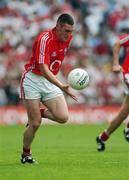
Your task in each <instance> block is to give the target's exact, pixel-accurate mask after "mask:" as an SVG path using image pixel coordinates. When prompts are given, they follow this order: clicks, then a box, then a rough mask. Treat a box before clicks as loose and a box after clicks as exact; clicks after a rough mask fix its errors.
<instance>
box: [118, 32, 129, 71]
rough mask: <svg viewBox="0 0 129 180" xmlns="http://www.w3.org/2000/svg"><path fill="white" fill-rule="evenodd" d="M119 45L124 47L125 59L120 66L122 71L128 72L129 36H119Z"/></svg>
mask: <svg viewBox="0 0 129 180" xmlns="http://www.w3.org/2000/svg"><path fill="white" fill-rule="evenodd" d="M119 41H120V45H121V46H122V47H124V49H125V51H126V57H125V59H124V62H123V64H122V67H123V71H124V72H129V34H126V35H121V36H119Z"/></svg>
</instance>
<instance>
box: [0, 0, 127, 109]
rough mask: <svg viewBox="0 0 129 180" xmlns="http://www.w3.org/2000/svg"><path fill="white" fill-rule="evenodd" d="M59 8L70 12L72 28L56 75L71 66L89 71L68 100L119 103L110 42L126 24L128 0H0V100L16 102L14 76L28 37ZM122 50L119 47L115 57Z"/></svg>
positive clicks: (119, 89) (52, 23)
mask: <svg viewBox="0 0 129 180" xmlns="http://www.w3.org/2000/svg"><path fill="white" fill-rule="evenodd" d="M65 12H67V13H70V14H71V15H73V17H74V18H75V21H76V28H75V32H74V34H73V35H74V40H73V42H72V44H71V47H70V50H69V51H68V54H67V56H66V58H65V61H64V63H63V66H62V69H61V72H60V74H59V78H61V80H62V81H64V82H65V81H67V75H68V73H69V71H70V70H71V69H73V68H76V67H82V68H85V69H86V70H87V71H88V73H89V75H90V84H89V86H88V87H87V88H86V89H85V90H83V91H79V92H77V91H76V92H75V93H76V95H77V96H78V98H79V100H78V101H79V102H78V103H76V102H74V101H73V100H71V99H70V98H68V97H67V101H68V103H69V105H73V104H74V105H77V104H85V105H88V106H96V105H97V106H98V105H100V106H101V105H111V104H121V101H122V98H123V96H124V91H123V85H122V81H121V77H120V75H118V74H113V73H112V69H111V66H112V46H113V43H114V41H115V40H116V37H117V34H119V33H120V32H121V30H122V29H124V28H125V29H126V28H128V27H129V3H128V0H69V1H67V0H26V1H22V0H19V1H18V0H0V106H3V105H18V104H20V103H21V102H20V100H19V95H18V93H19V82H20V77H21V73H22V70H23V67H24V64H25V63H26V62H27V61H28V59H29V57H30V54H31V48H32V45H33V41H34V39H35V37H36V36H37V34H38V33H39V32H40V31H43V30H45V29H48V28H51V27H54V26H55V22H56V20H57V18H58V16H59V14H61V13H65ZM124 55H125V53H124V51H121V53H120V62H122V60H123V57H124Z"/></svg>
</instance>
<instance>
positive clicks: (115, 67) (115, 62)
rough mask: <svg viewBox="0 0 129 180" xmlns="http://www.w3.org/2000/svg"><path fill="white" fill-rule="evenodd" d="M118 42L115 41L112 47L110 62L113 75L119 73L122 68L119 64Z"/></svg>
mask: <svg viewBox="0 0 129 180" xmlns="http://www.w3.org/2000/svg"><path fill="white" fill-rule="evenodd" d="M120 48H121V45H120V41H119V40H118V41H116V43H115V44H114V46H113V61H112V70H113V72H115V73H118V72H120V71H121V69H122V67H121V66H120V64H119V52H120Z"/></svg>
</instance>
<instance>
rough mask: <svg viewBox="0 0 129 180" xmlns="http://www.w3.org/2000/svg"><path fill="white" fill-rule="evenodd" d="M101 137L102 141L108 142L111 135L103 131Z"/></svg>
mask: <svg viewBox="0 0 129 180" xmlns="http://www.w3.org/2000/svg"><path fill="white" fill-rule="evenodd" d="M99 137H100V139H101V140H102V141H106V140H107V139H108V138H109V135H108V134H107V133H106V132H105V131H103V132H102V133H101V135H100V136H99Z"/></svg>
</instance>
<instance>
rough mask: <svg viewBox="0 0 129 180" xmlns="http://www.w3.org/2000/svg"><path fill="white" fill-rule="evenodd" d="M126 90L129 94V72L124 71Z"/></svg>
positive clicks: (128, 94)
mask: <svg viewBox="0 0 129 180" xmlns="http://www.w3.org/2000/svg"><path fill="white" fill-rule="evenodd" d="M123 79H124V80H123V84H124V92H125V94H126V95H127V96H129V73H123Z"/></svg>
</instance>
